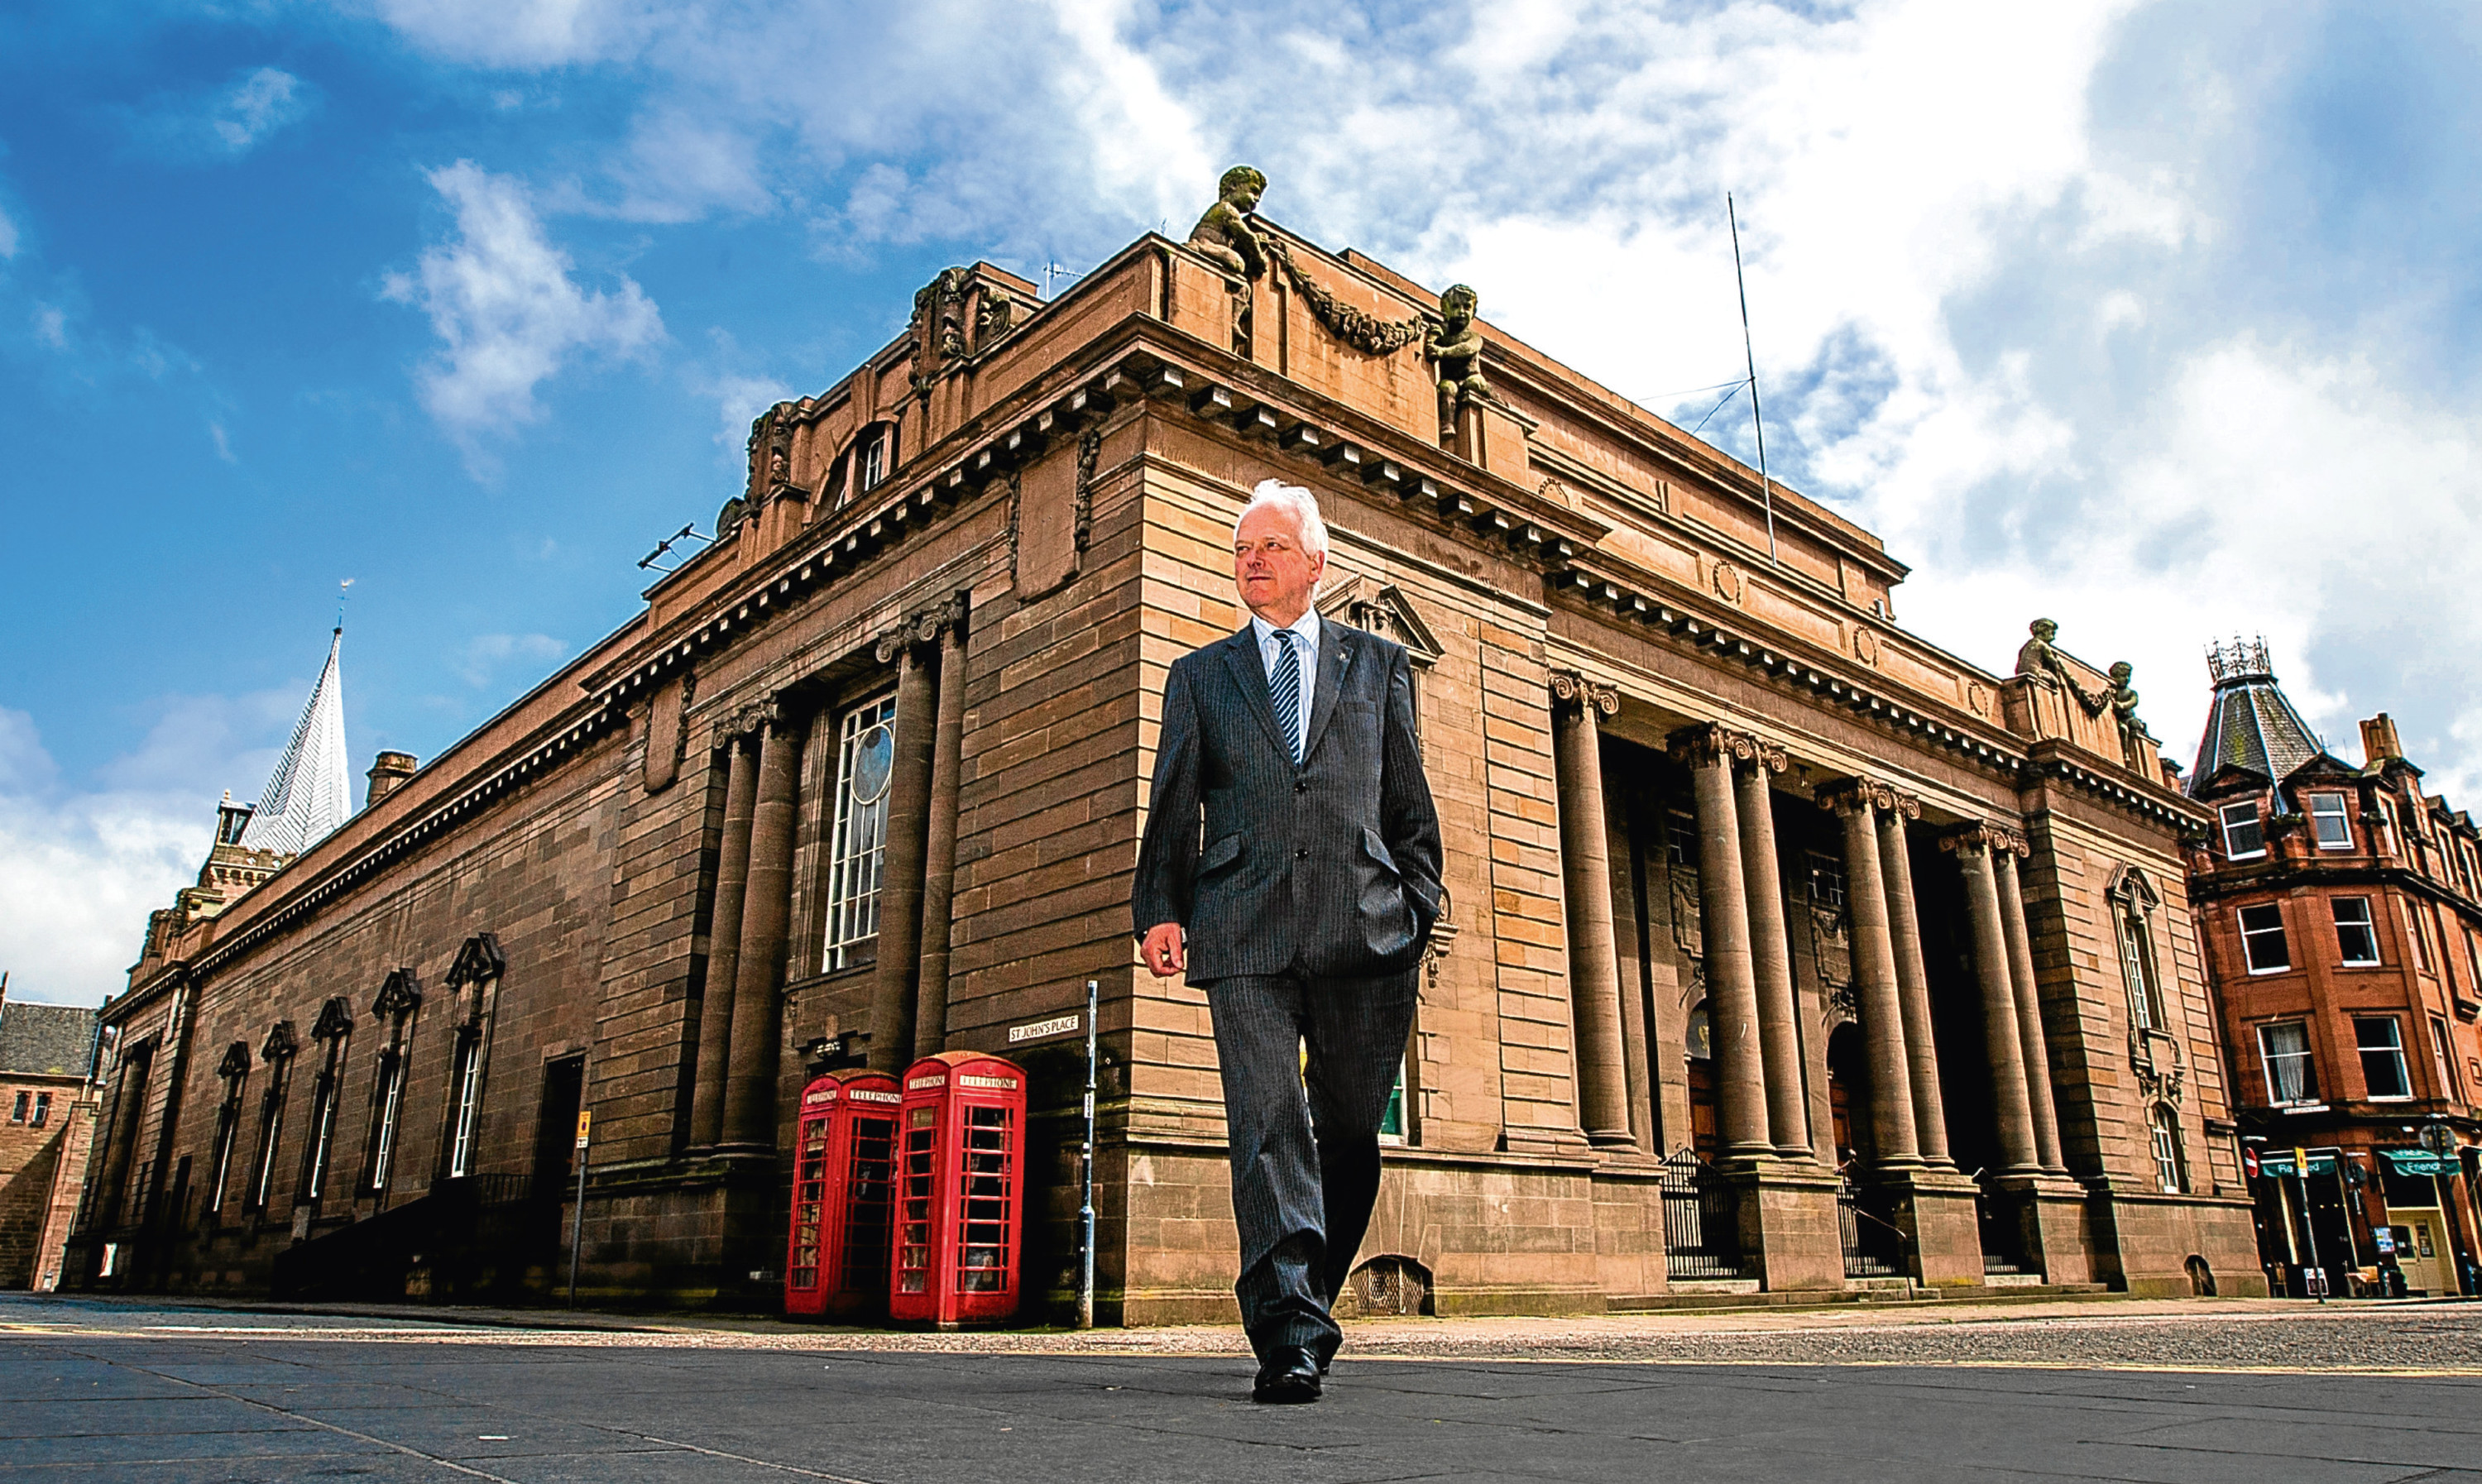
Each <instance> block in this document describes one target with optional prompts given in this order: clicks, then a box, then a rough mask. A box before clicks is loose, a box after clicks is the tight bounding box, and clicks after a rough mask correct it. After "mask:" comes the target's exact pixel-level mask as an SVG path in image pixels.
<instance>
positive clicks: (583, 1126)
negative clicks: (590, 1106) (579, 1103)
mask: <svg viewBox="0 0 2482 1484" xmlns="http://www.w3.org/2000/svg"><path fill="white" fill-rule="evenodd" d="M593 1127H594V1114H592V1113H588V1112H583V1111H581V1112H580V1113H579V1114H578V1115H577V1147H578V1148H579V1149H584V1148H586V1134H587V1130H588V1129H590V1128H593Z"/></svg>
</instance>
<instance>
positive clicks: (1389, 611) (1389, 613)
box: [1318, 575, 1447, 665]
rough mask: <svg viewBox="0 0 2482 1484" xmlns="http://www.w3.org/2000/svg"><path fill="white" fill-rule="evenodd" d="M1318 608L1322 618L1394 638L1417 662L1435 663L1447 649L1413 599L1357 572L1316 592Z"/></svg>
mask: <svg viewBox="0 0 2482 1484" xmlns="http://www.w3.org/2000/svg"><path fill="white" fill-rule="evenodd" d="M1318 611H1319V617H1321V618H1325V619H1333V620H1335V621H1336V622H1337V623H1350V624H1352V625H1353V626H1354V627H1355V628H1359V629H1366V630H1368V631H1369V632H1371V633H1374V634H1377V635H1378V636H1380V637H1381V638H1383V639H1393V640H1395V641H1396V642H1397V643H1398V644H1401V645H1403V646H1404V647H1405V652H1406V653H1407V654H1408V655H1410V656H1412V658H1413V663H1415V664H1417V665H1433V664H1437V663H1438V662H1439V657H1440V656H1441V655H1443V654H1445V653H1446V652H1447V650H1446V649H1442V648H1441V647H1440V645H1439V638H1438V636H1437V635H1435V634H1433V633H1432V632H1431V625H1430V624H1428V623H1424V622H1423V620H1422V615H1421V613H1420V612H1419V611H1418V610H1416V609H1415V607H1414V606H1413V599H1411V598H1409V597H1407V596H1405V594H1404V592H1403V590H1402V589H1399V588H1398V587H1396V586H1395V585H1394V584H1392V583H1385V582H1380V581H1378V580H1377V579H1375V578H1370V577H1363V576H1359V575H1356V576H1352V577H1347V578H1345V579H1344V580H1343V581H1341V582H1337V583H1332V584H1330V585H1329V586H1327V587H1325V588H1323V589H1321V590H1320V592H1319V596H1318Z"/></svg>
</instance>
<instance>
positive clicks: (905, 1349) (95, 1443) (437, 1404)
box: [0, 1295, 2482, 1484]
mask: <svg viewBox="0 0 2482 1484" xmlns="http://www.w3.org/2000/svg"><path fill="white" fill-rule="evenodd" d="M494 1317H495V1318H499V1319H501V1320H502V1322H499V1323H478V1322H472V1321H470V1320H465V1319H431V1318H408V1317H403V1316H394V1315H383V1316H372V1315H367V1314H365V1315H350V1314H342V1315H340V1314H332V1313H329V1314H306V1313H299V1312H296V1313H284V1314H271V1313H265V1312H246V1311H234V1310H228V1309H207V1308H190V1307H186V1306H178V1305H171V1304H162V1303H156V1304H107V1303H96V1302H91V1301H90V1302H76V1301H70V1302H63V1301H52V1300H44V1299H35V1298H30V1297H27V1296H23V1295H5V1296H0V1352H5V1354H0V1367H5V1368H0V1376H6V1377H7V1378H9V1380H8V1384H7V1385H6V1387H5V1389H0V1395H5V1398H6V1399H5V1400H0V1475H7V1476H11V1477H16V1476H24V1477H29V1478H57V1479H70V1478H75V1479H79V1480H86V1479H97V1478H100V1479H111V1480H123V1479H126V1480H138V1481H166V1484H169V1481H173V1480H307V1479H345V1478H352V1479H369V1480H399V1479H404V1480H417V1479H419V1480H451V1479H459V1478H480V1479H504V1480H522V1481H529V1484H531V1481H538V1480H541V1481H550V1480H568V1479H578V1480H596V1481H635V1480H658V1479H660V1480H673V1479H682V1480H688V1479H696V1480H743V1479H749V1480H760V1479H771V1480H782V1479H787V1478H814V1479H831V1480H849V1481H868V1484H912V1481H925V1484H928V1481H936V1480H990V1481H995V1484H997V1481H1005V1484H1036V1481H1047V1480H1054V1479H1059V1480H1075V1481H1079V1484H1083V1481H1087V1480H1103V1481H1107V1484H1122V1481H1129V1484H1140V1481H1156V1480H1163V1481H1175V1480H1210V1479H1212V1480H1224V1479H1236V1480H1239V1479H1246V1480H1254V1481H1255V1480H1306V1481H1307V1480H1317V1481H1348V1480H1350V1481H1381V1480H1413V1479H1422V1480H1482V1479H1508V1480H1552V1479H1560V1480H1588V1479H1596V1480H1599V1479H1615V1480H1618V1479H1626V1480H1629V1481H1632V1484H1645V1481H1649V1480H1744V1479H1749V1480H1759V1479H1765V1480H1775V1479H1784V1480H1793V1479H1798V1480H1806V1481H1808V1480H1842V1479H1856V1480H1873V1481H1876V1480H1882V1479H1897V1480H1905V1481H1908V1484H1910V1481H1916V1480H1921V1481H1944V1480H1966V1479H1973V1480H2036V1479H2044V1480H2050V1479H2131V1480H2235V1481H2246V1484H2279V1481H2286V1480H2315V1481H2320V1484H2358V1481H2363V1480H2368V1481H2379V1480H2414V1479H2422V1480H2440V1481H2447V1480H2459V1481H2465V1484H2482V1305H2477V1306H2453V1307H2436V1308H2427V1309H2399V1310H2393V1311H2377V1310H2372V1309H2367V1308H2363V1309H2359V1310H2341V1309H2338V1310H2331V1311H2329V1312H2325V1313H2318V1312H2311V1311H2307V1310H2304V1309H2300V1308H2284V1307H2274V1306H2264V1305H2259V1306H2244V1307H2234V1308H2232V1309H2231V1310H2228V1311H2227V1310H2217V1309H2212V1308H2207V1309H2204V1310H2200V1309H2198V1308H2197V1307H2195V1306H2190V1307H2188V1308H2186V1309H2184V1310H2183V1311H2182V1312H2144V1311H2142V1310H2140V1309H2138V1308H2137V1307H2136V1306H2129V1308H2128V1310H2127V1311H2126V1312H2113V1310H2112V1307H2111V1306H2085V1307H2084V1308H2083V1310H2082V1311H2080V1312H2076V1313H2073V1314H2045V1315H2040V1316H2020V1317H2011V1316H2008V1315H2005V1314H1992V1313H1983V1314H1975V1315H1971V1316H1968V1317H1967V1322H1962V1323H1960V1322H1956V1320H1955V1319H1954V1318H1953V1317H1951V1316H1949V1315H1944V1314H1943V1315H1939V1316H1925V1315H1921V1314H1919V1313H1917V1312H1898V1313H1895V1314H1887V1315H1868V1316H1855V1315H1852V1314H1849V1313H1848V1314H1838V1315H1831V1316H1809V1317H1798V1316H1765V1317H1761V1318H1758V1319H1751V1318H1748V1317H1744V1316H1730V1315H1727V1316H1713V1317H1707V1318H1702V1319H1683V1318H1679V1317H1677V1316H1674V1317H1668V1318H1666V1319H1663V1320H1659V1321H1657V1320H1649V1321H1644V1322H1637V1321H1630V1320H1617V1319H1616V1320H1597V1321H1593V1322H1591V1323H1587V1324H1583V1325H1580V1324H1576V1323H1569V1324H1561V1323H1556V1322H1542V1323H1533V1324H1529V1323H1527V1322H1523V1321H1488V1322H1485V1323H1483V1324H1480V1325H1476V1326H1465V1325H1462V1324H1461V1323H1459V1322H1456V1321H1450V1322H1447V1323H1440V1322H1438V1321H1432V1322H1431V1323H1430V1324H1429V1325H1428V1326H1427V1327H1424V1326H1418V1325H1414V1326H1407V1325H1394V1326H1386V1327H1374V1328H1372V1329H1368V1330H1361V1329H1356V1330H1354V1331H1351V1332H1349V1334H1350V1336H1351V1338H1349V1341H1348V1343H1349V1345H1351V1346H1356V1347H1358V1348H1360V1349H1362V1350H1365V1351H1386V1352H1390V1353H1389V1354H1386V1355H1378V1356H1368V1357H1365V1358H1356V1357H1355V1355H1354V1351H1353V1349H1351V1348H1349V1349H1348V1352H1347V1356H1346V1358H1345V1359H1343V1360H1340V1361H1339V1362H1338V1363H1337V1366H1336V1371H1335V1375H1334V1376H1333V1379H1332V1381H1331V1384H1330V1390H1329V1396H1328V1400H1327V1401H1325V1402H1324V1403H1322V1404H1321V1405H1319V1406H1316V1407H1310V1408H1291V1409H1284V1408H1259V1407H1253V1406H1252V1405H1251V1404H1250V1402H1249V1399H1248V1390H1249V1366H1248V1363H1247V1362H1246V1361H1245V1360H1241V1359H1238V1358H1236V1357H1233V1356H1231V1355H1229V1354H1216V1353H1211V1352H1214V1351H1216V1350H1218V1349H1223V1350H1228V1349H1229V1348H1230V1345H1231V1342H1232V1337H1231V1336H1230V1335H1228V1334H1227V1333H1226V1332H1221V1331H1215V1330H1190V1331H1159V1332H1144V1333H1125V1334H1098V1335H1095V1336H1076V1337H1042V1336H1033V1337H964V1338H961V1337H872V1336H858V1335H835V1334H819V1333H816V1332H803V1331H795V1330H790V1329H788V1328H787V1327H783V1326H772V1327H771V1326H741V1327H729V1328H726V1327H715V1326H705V1325H700V1326H694V1327H682V1328H657V1327H617V1326H614V1325H612V1324H610V1323H608V1322H607V1323H605V1324H604V1325H602V1326H601V1327H598V1328H595V1329H593V1330H587V1331H576V1332H564V1331H561V1330H556V1329H552V1328H549V1327H547V1326H546V1322H545V1320H544V1319H543V1316H540V1315H536V1316H530V1317H529V1316H494ZM1581 1337H1582V1338H1581ZM1581 1344H1584V1345H1592V1346H1595V1347H1598V1348H1599V1349H1600V1350H1601V1351H1603V1352H1607V1353H1612V1354H1621V1353H1631V1352H1632V1351H1634V1352H1635V1354H1636V1355H1637V1357H1638V1358H1632V1359H1595V1360H1562V1359H1539V1358H1534V1357H1538V1356H1542V1355H1545V1354H1551V1355H1561V1354H1573V1353H1575V1352H1576V1350H1577V1348H1578V1347H1579V1346H1580V1345H1581ZM863 1346H869V1347H871V1348H861V1347H863ZM2347 1367H2351V1368H2347Z"/></svg>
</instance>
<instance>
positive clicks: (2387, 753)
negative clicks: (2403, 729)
mask: <svg viewBox="0 0 2482 1484" xmlns="http://www.w3.org/2000/svg"><path fill="white" fill-rule="evenodd" d="M2403 760H2404V744H2403V743H2401V742H2399V741H2397V740H2396V719H2395V718H2394V717H2392V716H2390V715H2389V714H2388V713H2386V712H2385V711H2382V712H2380V713H2379V714H2378V715H2376V716H2373V717H2371V718H2370V719H2369V720H2368V721H2366V722H2363V724H2362V761H2363V762H2364V763H2368V764H2373V765H2375V764H2378V763H2382V762H2401V761H2403Z"/></svg>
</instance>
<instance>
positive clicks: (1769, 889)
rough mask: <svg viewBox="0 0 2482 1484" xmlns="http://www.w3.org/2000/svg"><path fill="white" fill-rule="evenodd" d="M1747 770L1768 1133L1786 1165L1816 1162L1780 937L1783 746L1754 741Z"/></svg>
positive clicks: (1749, 872) (1741, 774)
mask: <svg viewBox="0 0 2482 1484" xmlns="http://www.w3.org/2000/svg"><path fill="white" fill-rule="evenodd" d="M1751 743H1752V747H1751V756H1750V757H1749V759H1748V761H1749V764H1750V765H1749V766H1748V767H1746V768H1735V769H1734V770H1733V773H1732V782H1733V787H1734V791H1735V792H1736V793H1737V794H1738V795H1739V800H1738V804H1737V806H1736V808H1737V811H1738V813H1739V815H1740V825H1741V888H1742V890H1743V892H1744V894H1746V895H1747V896H1748V897H1749V902H1750V964H1751V971H1752V974H1753V975H1754V977H1755V978H1756V981H1757V987H1758V1042H1759V1047H1760V1054H1761V1055H1762V1056H1763V1057H1764V1058H1765V1060H1766V1068H1767V1132H1768V1134H1769V1136H1770V1137H1772V1138H1773V1139H1774V1141H1775V1146H1776V1153H1779V1154H1782V1156H1783V1157H1785V1158H1786V1159H1809V1158H1815V1157H1816V1155H1815V1153H1814V1152H1813V1151H1812V1150H1811V1149H1810V1147H1809V1109H1808V1108H1807V1107H1805V1106H1804V1105H1803V1100H1802V1082H1803V1078H1802V1074H1801V1020H1800V1017H1799V1016H1798V1014H1797V1013H1796V1012H1795V1011H1794V1009H1793V997H1792V942H1791V940H1790V939H1789V938H1788V937H1787V936H1786V934H1785V931H1784V895H1783V875H1782V870H1781V868H1780V867H1779V866H1778V865H1777V864H1776V811H1775V808H1774V803H1773V797H1774V795H1773V790H1772V789H1771V788H1770V787H1769V785H1768V783H1767V775H1768V774H1770V773H1782V771H1783V770H1784V765H1785V759H1784V755H1783V751H1782V749H1781V748H1776V747H1771V746H1769V745H1768V744H1766V743H1764V742H1760V741H1758V740H1757V739H1756V738H1752V739H1751Z"/></svg>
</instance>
